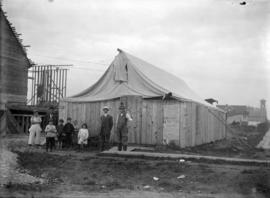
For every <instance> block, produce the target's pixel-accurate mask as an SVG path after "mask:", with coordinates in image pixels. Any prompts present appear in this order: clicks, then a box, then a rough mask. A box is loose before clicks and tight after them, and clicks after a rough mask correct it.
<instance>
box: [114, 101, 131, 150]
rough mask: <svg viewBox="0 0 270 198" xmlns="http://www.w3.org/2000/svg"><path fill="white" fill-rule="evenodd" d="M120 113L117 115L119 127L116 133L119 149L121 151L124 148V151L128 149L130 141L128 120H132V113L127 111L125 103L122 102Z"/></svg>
mask: <svg viewBox="0 0 270 198" xmlns="http://www.w3.org/2000/svg"><path fill="white" fill-rule="evenodd" d="M119 111H120V112H119V114H118V117H117V121H116V123H117V127H116V135H117V141H118V151H121V150H122V148H123V150H124V151H126V150H127V143H128V128H127V122H128V121H132V118H131V116H130V114H129V113H128V112H127V111H126V108H125V106H124V104H123V103H122V102H121V103H120V107H119Z"/></svg>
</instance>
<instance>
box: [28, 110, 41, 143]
mask: <svg viewBox="0 0 270 198" xmlns="http://www.w3.org/2000/svg"><path fill="white" fill-rule="evenodd" d="M30 121H31V127H30V128H29V139H28V145H29V146H32V145H34V144H35V145H36V146H40V133H41V131H42V129H41V127H40V123H41V121H42V120H41V117H40V116H39V115H38V112H37V111H34V115H33V116H32V117H31V120H30Z"/></svg>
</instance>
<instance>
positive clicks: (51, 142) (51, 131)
mask: <svg viewBox="0 0 270 198" xmlns="http://www.w3.org/2000/svg"><path fill="white" fill-rule="evenodd" d="M45 133H46V151H47V152H48V150H49V149H50V151H51V152H52V149H53V147H54V146H55V138H56V136H57V131H56V128H55V126H54V125H53V120H49V124H48V125H47V126H46V128H45Z"/></svg>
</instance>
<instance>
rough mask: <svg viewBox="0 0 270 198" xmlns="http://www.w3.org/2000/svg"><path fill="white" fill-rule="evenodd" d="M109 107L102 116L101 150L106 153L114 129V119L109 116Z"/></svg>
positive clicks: (104, 109)
mask: <svg viewBox="0 0 270 198" xmlns="http://www.w3.org/2000/svg"><path fill="white" fill-rule="evenodd" d="M108 111H109V107H107V106H105V107H103V112H104V114H103V115H102V116H101V130H100V143H101V144H100V150H101V151H104V150H105V147H106V145H107V144H108V142H109V141H110V136H111V130H112V127H113V118H112V116H111V115H109V114H108Z"/></svg>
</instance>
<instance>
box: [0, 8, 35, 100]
mask: <svg viewBox="0 0 270 198" xmlns="http://www.w3.org/2000/svg"><path fill="white" fill-rule="evenodd" d="M0 15H1V17H0V46H1V53H0V103H22V104H26V97H27V78H28V75H27V73H28V67H30V65H29V62H28V60H27V57H26V54H25V53H24V51H23V49H22V47H21V44H20V43H19V42H18V40H17V39H16V37H15V35H14V34H13V32H12V29H11V28H10V26H9V25H8V22H7V20H6V18H5V16H4V15H3V13H2V10H1V13H0Z"/></svg>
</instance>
